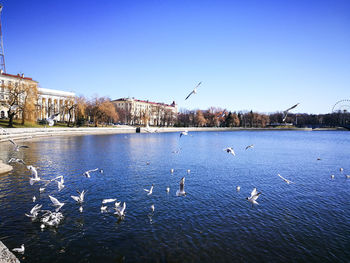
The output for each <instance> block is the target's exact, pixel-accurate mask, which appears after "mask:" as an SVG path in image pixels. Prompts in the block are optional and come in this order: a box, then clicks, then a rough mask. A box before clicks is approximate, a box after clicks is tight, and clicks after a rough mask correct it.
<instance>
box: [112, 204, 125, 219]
mask: <svg viewBox="0 0 350 263" xmlns="http://www.w3.org/2000/svg"><path fill="white" fill-rule="evenodd" d="M125 208H126V203H125V202H124V203H123V207H122V208H116V211H115V213H114V214H115V215H118V216H119V217H124V216H125Z"/></svg>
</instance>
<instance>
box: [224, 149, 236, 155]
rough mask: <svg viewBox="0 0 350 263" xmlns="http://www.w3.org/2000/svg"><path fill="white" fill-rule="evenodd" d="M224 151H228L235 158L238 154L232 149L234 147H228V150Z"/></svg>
mask: <svg viewBox="0 0 350 263" xmlns="http://www.w3.org/2000/svg"><path fill="white" fill-rule="evenodd" d="M224 151H226V152H227V153H230V154H232V155H233V156H235V155H236V154H235V151H234V150H233V148H232V147H228V148H226V149H224Z"/></svg>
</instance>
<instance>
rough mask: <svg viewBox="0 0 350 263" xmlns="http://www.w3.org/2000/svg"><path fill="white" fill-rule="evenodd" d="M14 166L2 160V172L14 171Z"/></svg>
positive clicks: (0, 161) (0, 168)
mask: <svg viewBox="0 0 350 263" xmlns="http://www.w3.org/2000/svg"><path fill="white" fill-rule="evenodd" d="M12 169H13V168H12V166H11V165H8V164H5V163H3V162H2V160H0V174H5V173H8V172H11V171H12Z"/></svg>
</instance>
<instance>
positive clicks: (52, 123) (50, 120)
mask: <svg viewBox="0 0 350 263" xmlns="http://www.w3.org/2000/svg"><path fill="white" fill-rule="evenodd" d="M58 115H60V113H59V112H58V113H55V114H52V115H51V116H50V117H49V118H47V119H46V120H47V122H48V123H49V126H53V125H54V124H55V122H54V120H55V118H56V117H57V116H58Z"/></svg>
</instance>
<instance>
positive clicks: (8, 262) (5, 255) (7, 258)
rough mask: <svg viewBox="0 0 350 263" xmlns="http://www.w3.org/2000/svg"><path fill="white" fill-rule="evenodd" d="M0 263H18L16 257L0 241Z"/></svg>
mask: <svg viewBox="0 0 350 263" xmlns="http://www.w3.org/2000/svg"><path fill="white" fill-rule="evenodd" d="M0 263H20V262H19V260H18V259H17V258H16V256H15V255H14V254H13V253H12V252H11V251H10V250H9V249H8V248H7V247H6V246H5V245H4V243H2V242H1V241H0Z"/></svg>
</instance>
